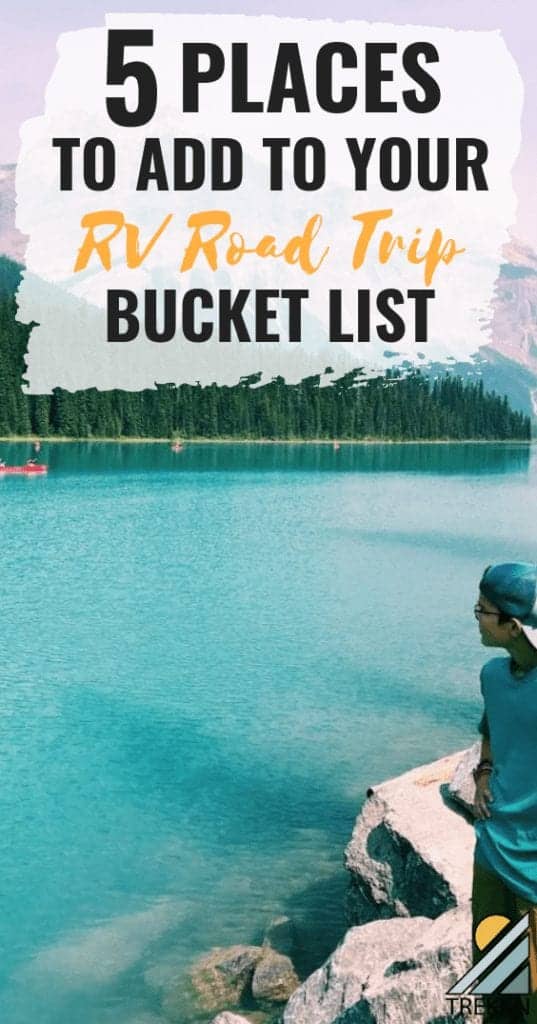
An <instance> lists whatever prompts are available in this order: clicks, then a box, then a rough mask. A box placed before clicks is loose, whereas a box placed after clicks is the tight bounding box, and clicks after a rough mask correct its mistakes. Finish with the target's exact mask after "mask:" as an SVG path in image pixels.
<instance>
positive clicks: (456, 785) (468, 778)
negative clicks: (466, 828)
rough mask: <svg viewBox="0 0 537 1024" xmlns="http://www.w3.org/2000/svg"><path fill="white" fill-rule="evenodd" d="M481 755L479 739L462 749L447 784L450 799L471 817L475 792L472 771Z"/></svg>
mask: <svg viewBox="0 0 537 1024" xmlns="http://www.w3.org/2000/svg"><path fill="white" fill-rule="evenodd" d="M480 757H481V740H478V742H477V743H474V745H473V747H470V748H469V750H466V751H464V753H463V756H462V758H461V760H460V761H459V763H458V765H457V767H456V768H455V771H454V773H453V778H452V779H451V781H450V783H449V785H448V793H449V796H450V799H451V800H455V802H456V803H458V804H460V805H461V807H464V809H465V811H467V812H468V813H469V814H470V815H472V817H473V803H474V793H475V782H474V777H473V775H472V772H473V770H474V768H475V767H476V765H477V764H478V762H479V758H480Z"/></svg>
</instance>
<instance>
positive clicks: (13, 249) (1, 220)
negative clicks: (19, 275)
mask: <svg viewBox="0 0 537 1024" xmlns="http://www.w3.org/2000/svg"><path fill="white" fill-rule="evenodd" d="M25 249H26V235H22V234H21V233H20V231H18V230H17V228H16V227H15V164H4V165H3V166H0V255H2V256H9V257H10V258H11V259H12V260H16V261H17V263H22V262H23V259H24V251H25Z"/></svg>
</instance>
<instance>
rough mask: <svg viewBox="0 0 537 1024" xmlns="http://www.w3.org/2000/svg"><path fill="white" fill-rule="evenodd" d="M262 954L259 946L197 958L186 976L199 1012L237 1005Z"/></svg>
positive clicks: (235, 948) (244, 947) (212, 952)
mask: <svg viewBox="0 0 537 1024" xmlns="http://www.w3.org/2000/svg"><path fill="white" fill-rule="evenodd" d="M264 954H265V950H264V949H263V948H262V947H261V946H229V947H228V948H227V949H222V948H217V949H212V950H211V952H210V953H207V954H206V955H205V956H203V957H201V959H200V960H198V961H197V962H196V963H195V964H194V966H193V968H192V969H191V972H190V979H191V982H192V986H193V988H194V991H195V993H196V996H197V1000H198V1003H199V1006H200V1008H201V1009H204V1010H219V1009H221V1008H222V1007H225V1006H235V1005H237V1004H238V1003H240V1001H241V999H242V997H243V995H244V994H245V993H246V992H247V990H248V989H249V987H250V984H251V981H252V978H253V974H254V970H255V968H256V966H257V964H258V963H259V961H260V960H261V957H262V956H264Z"/></svg>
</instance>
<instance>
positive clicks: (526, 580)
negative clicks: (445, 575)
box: [479, 562, 537, 648]
mask: <svg viewBox="0 0 537 1024" xmlns="http://www.w3.org/2000/svg"><path fill="white" fill-rule="evenodd" d="M479 589H480V591H481V593H482V594H483V596H484V597H486V598H487V600H488V601H491V602H492V604H495V605H496V607H497V608H499V609H500V611H501V612H505V614H506V615H512V617H513V618H514V619H517V621H518V622H519V623H520V625H521V626H522V629H523V630H524V635H525V636H526V638H527V639H528V640H529V642H530V644H532V646H533V647H535V648H537V565H535V563H533V562H503V563H502V564H501V565H489V567H488V569H485V572H484V574H483V578H482V580H481V583H480V584H479Z"/></svg>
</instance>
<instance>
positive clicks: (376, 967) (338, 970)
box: [283, 905, 480, 1024]
mask: <svg viewBox="0 0 537 1024" xmlns="http://www.w3.org/2000/svg"><path fill="white" fill-rule="evenodd" d="M470 937H471V918H470V908H469V905H466V906H460V907H457V908H455V909H454V910H449V911H447V912H446V913H444V914H442V915H441V916H440V917H438V918H437V919H436V920H434V921H431V920H430V919H428V918H425V917H413V918H392V919H391V920H381V921H373V922H370V923H369V924H365V925H361V926H359V927H355V928H351V929H350V930H349V931H348V932H347V934H346V935H345V938H344V939H343V941H342V942H341V944H340V945H339V946H338V948H337V949H336V950H335V952H334V953H333V954H332V956H331V957H329V959H328V960H327V961H326V963H325V964H324V965H323V966H322V967H321V968H319V970H317V971H315V973H314V974H312V975H311V976H310V977H309V978H308V979H307V980H306V981H305V982H304V983H303V984H302V985H301V986H300V988H299V989H297V991H296V992H295V993H294V994H293V995H292V996H291V998H290V1000H289V1002H288V1004H287V1006H286V1008H285V1011H284V1014H283V1024H409V1022H411V1021H416V1022H419V1024H438V1022H440V1021H442V1024H448V1022H450V1021H453V1022H455V1021H460V1020H461V1018H460V1016H457V1015H456V1014H455V1015H451V1014H450V1012H449V1011H450V1006H449V1004H448V1002H447V999H446V993H447V992H448V990H449V989H450V988H451V986H452V985H453V984H454V983H455V981H456V980H457V979H458V978H459V977H461V976H462V975H463V974H464V973H465V971H467V970H468V968H469V966H470V962H471V938H470ZM472 1020H474V1021H475V1022H476V1024H477V1021H478V1020H480V1018H479V1017H477V1016H475V1017H472Z"/></svg>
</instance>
